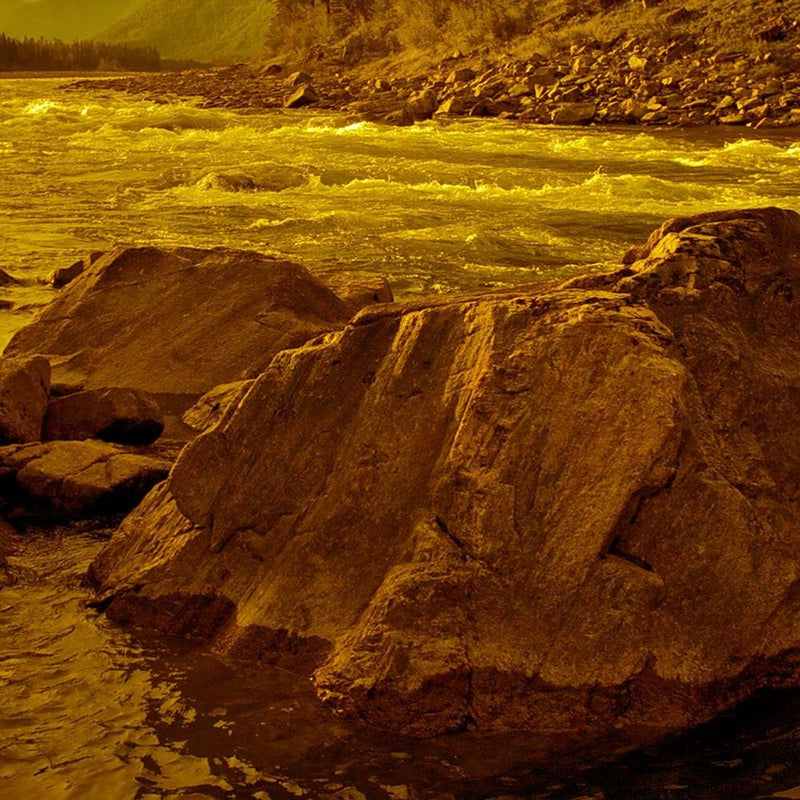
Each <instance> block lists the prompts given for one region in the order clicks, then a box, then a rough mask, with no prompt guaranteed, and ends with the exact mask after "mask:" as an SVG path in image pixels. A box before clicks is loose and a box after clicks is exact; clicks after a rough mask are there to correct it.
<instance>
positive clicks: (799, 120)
mask: <svg viewBox="0 0 800 800" xmlns="http://www.w3.org/2000/svg"><path fill="white" fill-rule="evenodd" d="M367 69H368V67H367V66H365V65H361V66H360V67H358V68H357V69H356V68H353V69H345V68H343V67H341V66H340V65H337V64H336V63H335V62H316V63H312V64H305V65H296V66H289V65H288V64H286V63H277V62H275V63H271V64H267V65H266V66H265V65H259V64H237V65H233V66H228V67H215V68H210V69H190V70H184V71H182V72H161V73H137V74H128V75H124V76H113V77H110V76H109V77H105V78H104V77H102V76H97V77H95V76H92V77H91V78H83V79H79V80H77V81H75V82H73V83H71V84H69V85H67V86H66V87H65V88H67V89H69V88H88V87H89V86H91V87H92V88H103V89H112V90H116V91H122V92H127V93H130V94H139V95H145V96H146V97H148V98H150V99H152V100H153V101H154V102H163V101H164V100H165V99H166V98H168V97H175V96H178V97H186V98H189V97H191V98H197V100H198V105H199V106H200V107H201V108H228V109H236V110H247V109H250V110H254V111H261V110H268V109H298V108H304V109H308V110H322V111H333V112H340V113H343V114H352V115H353V116H354V117H355V118H356V119H361V120H366V121H370V122H379V123H385V124H388V125H395V126H406V125H413V124H414V123H415V122H421V121H425V120H428V119H432V118H433V119H444V120H446V119H463V118H483V119H486V118H494V119H501V120H509V121H516V122H523V123H530V124H537V125H543V124H553V125H569V126H576V125H590V124H591V125H602V126H607V127H612V128H626V127H659V128H672V127H675V128H696V127H723V128H734V129H735V128H737V127H746V128H750V129H753V130H764V129H765V130H769V131H775V130H784V129H789V130H794V129H796V128H797V127H798V126H800V74H799V73H797V71H793V70H790V71H787V70H784V71H782V70H781V68H780V67H779V66H778V65H777V64H776V63H775V62H774V61H773V59H772V57H771V55H770V53H769V52H767V53H764V54H760V53H756V52H750V53H736V52H733V53H720V52H714V51H712V50H710V49H703V48H697V47H695V46H694V44H693V43H692V41H691V40H689V39H688V38H685V37H684V38H675V39H674V40H672V41H671V42H669V43H668V44H666V45H660V46H656V45H655V44H653V43H651V42H648V41H644V40H640V39H637V38H636V37H630V38H627V39H626V40H625V41H620V42H616V43H614V44H612V45H606V46H603V45H600V44H599V43H598V42H593V43H588V44H581V45H575V44H573V45H572V46H571V47H570V48H569V49H568V50H567V51H564V52H561V53H558V54H555V55H552V56H550V57H546V56H543V55H541V54H539V53H532V54H531V55H530V56H529V57H527V58H513V59H509V60H505V61H502V62H501V61H500V60H499V59H498V58H494V59H490V58H487V57H486V56H483V57H476V56H471V57H470V56H464V55H463V54H461V53H457V54H454V55H452V56H449V57H447V58H445V59H443V60H442V61H440V62H439V63H438V65H436V66H435V67H434V68H433V69H431V70H429V71H427V72H426V73H425V74H424V75H423V74H403V72H402V70H400V71H398V72H397V73H396V74H395V70H394V69H393V68H391V67H390V66H388V65H380V64H374V65H373V69H374V70H375V71H376V74H375V75H372V76H370V77H368V78H367V77H364V74H365V73H366V72H367ZM381 72H383V75H381Z"/></svg>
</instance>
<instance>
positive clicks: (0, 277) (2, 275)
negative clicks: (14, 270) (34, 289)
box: [0, 269, 19, 286]
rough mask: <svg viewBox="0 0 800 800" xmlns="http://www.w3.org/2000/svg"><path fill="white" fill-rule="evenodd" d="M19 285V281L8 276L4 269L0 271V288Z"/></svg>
mask: <svg viewBox="0 0 800 800" xmlns="http://www.w3.org/2000/svg"><path fill="white" fill-rule="evenodd" d="M18 284H19V281H18V280H17V279H16V278H15V277H13V276H12V275H9V274H8V273H7V272H6V271H5V270H4V269H0V286H16V285H18Z"/></svg>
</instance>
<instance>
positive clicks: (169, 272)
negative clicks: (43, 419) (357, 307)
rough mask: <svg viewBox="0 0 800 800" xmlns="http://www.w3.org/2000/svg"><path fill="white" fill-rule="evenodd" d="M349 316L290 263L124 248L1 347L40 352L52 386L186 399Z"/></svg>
mask: <svg viewBox="0 0 800 800" xmlns="http://www.w3.org/2000/svg"><path fill="white" fill-rule="evenodd" d="M349 317H350V312H349V310H348V309H347V308H346V306H345V304H344V303H343V302H342V301H341V300H340V299H339V298H338V297H336V295H334V294H333V292H331V291H330V290H329V289H327V288H326V287H325V286H323V285H322V284H321V283H320V282H319V281H318V280H316V279H315V278H314V277H313V276H312V275H311V274H310V273H309V272H308V271H307V270H305V269H304V268H302V267H299V266H297V265H296V264H291V263H288V262H286V261H280V260H276V259H274V258H270V257H269V256H265V255H262V254H260V253H253V252H246V251H238V250H226V249H218V250H199V249H193V248H186V247H182V248H175V249H170V250H161V249H158V248H154V247H137V248H126V249H117V250H113V251H111V252H110V253H107V254H106V255H104V256H102V257H101V258H99V259H97V260H95V261H94V262H93V263H92V264H91V266H89V267H87V268H86V269H85V270H84V272H83V273H82V274H81V275H79V276H78V277H76V278H75V279H74V280H73V281H71V282H70V283H69V284H68V285H67V286H66V287H65V288H64V289H62V291H61V292H60V293H59V295H58V297H57V298H56V299H55V300H54V301H53V302H52V303H50V304H49V305H48V306H46V307H45V308H44V309H43V310H42V311H41V313H40V314H39V316H38V317H37V318H36V320H35V321H34V322H33V323H32V324H31V325H29V326H27V327H26V328H23V329H22V330H21V331H19V332H18V333H17V334H16V335H15V336H14V338H13V339H12V340H11V342H10V343H9V345H8V347H7V348H6V353H7V354H8V355H31V354H47V355H48V356H49V357H50V360H51V362H52V364H53V381H54V383H57V384H58V385H59V387H60V388H61V389H64V388H72V389H76V388H77V389H98V388H104V387H108V386H127V387H133V388H136V389H142V390H144V391H148V392H153V393H160V394H170V395H189V396H194V397H196V396H199V395H201V394H203V393H204V392H205V391H207V390H208V389H210V388H212V387H213V386H216V385H218V384H221V383H228V382H231V381H235V380H242V379H246V378H252V377H255V376H256V375H258V374H259V373H260V372H261V371H262V370H263V369H265V368H266V366H267V364H269V362H270V360H271V359H272V356H273V355H274V354H275V353H276V352H277V351H278V350H282V349H284V348H286V347H296V346H297V345H299V344H303V343H304V342H306V341H308V340H309V339H311V338H313V337H315V336H317V335H318V334H319V333H322V332H324V331H329V330H332V329H334V328H338V327H341V326H342V325H343V324H344V323H345V322H346V320H347V319H348V318H349Z"/></svg>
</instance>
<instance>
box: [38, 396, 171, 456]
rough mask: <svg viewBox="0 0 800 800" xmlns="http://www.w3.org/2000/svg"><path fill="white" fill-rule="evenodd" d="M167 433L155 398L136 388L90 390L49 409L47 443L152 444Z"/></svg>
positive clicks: (59, 399)
mask: <svg viewBox="0 0 800 800" xmlns="http://www.w3.org/2000/svg"><path fill="white" fill-rule="evenodd" d="M163 430H164V416H163V414H162V413H161V409H160V408H159V406H158V403H157V402H156V400H155V398H154V397H153V396H152V395H150V394H148V393H147V392H140V391H137V390H136V389H125V388H109V389H87V390H86V391H83V392H74V393H73V394H68V395H66V396H65V397H57V398H54V399H53V400H52V401H51V402H50V405H49V406H48V408H47V416H46V417H45V424H44V440H45V441H54V440H58V439H73V440H82V439H103V440H105V441H107V442H118V443H119V444H133V445H148V444H151V443H152V442H154V441H155V440H156V439H158V437H159V436H160V435H161V432H162V431H163Z"/></svg>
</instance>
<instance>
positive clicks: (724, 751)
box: [0, 79, 800, 800]
mask: <svg viewBox="0 0 800 800" xmlns="http://www.w3.org/2000/svg"><path fill="white" fill-rule="evenodd" d="M64 83H65V81H64V80H63V79H37V80H29V79H15V80H0V245H2V251H1V252H2V260H1V261H0V268H2V269H3V270H5V271H6V272H8V273H9V274H11V275H12V276H13V277H15V278H17V279H18V280H19V281H20V283H19V284H17V285H12V286H0V301H5V302H3V303H2V306H3V308H2V309H1V310H0V340H2V343H5V341H7V339H8V338H9V337H10V336H11V335H12V334H13V332H14V331H15V330H17V329H18V328H19V327H21V326H22V325H24V324H26V323H27V322H28V321H29V320H30V319H31V317H32V315H33V313H35V311H36V309H37V308H38V307H40V306H41V305H42V304H43V303H45V302H47V300H48V299H50V298H51V297H52V296H53V290H52V289H50V288H48V287H47V286H46V285H45V283H44V281H45V278H46V276H47V274H48V273H49V272H50V271H51V270H52V269H53V268H55V267H59V266H65V265H67V264H69V263H71V262H72V261H74V260H75V259H77V258H79V257H81V256H83V255H84V254H85V253H87V252H89V251H93V250H103V249H107V248H109V247H112V246H116V245H122V244H157V245H178V244H192V245H195V246H217V245H226V246H231V247H239V248H251V249H257V250H262V251H266V252H270V253H274V254H276V255H280V256H284V257H287V258H290V259H293V260H296V261H298V262H300V263H302V264H304V265H305V266H307V267H308V268H309V269H311V270H312V271H313V272H316V273H319V274H324V273H327V272H332V271H336V270H342V269H345V270H353V269H358V270H366V271H372V272H379V273H382V274H385V275H386V276H387V277H388V278H389V280H390V281H391V283H392V285H393V287H394V289H395V293H396V295H398V296H400V297H403V296H409V295H415V294H423V293H440V292H448V291H455V290H465V289H476V288H481V287H493V286H500V285H507V284H513V283H526V282H531V281H540V280H542V279H553V278H561V277H564V278H565V277H569V276H571V275H574V274H577V273H579V272H582V271H586V270H591V269H600V268H602V267H603V265H604V264H607V263H609V262H614V261H616V260H618V258H619V256H620V255H621V254H622V252H623V251H624V250H625V249H626V248H627V247H629V246H630V245H632V244H634V243H637V242H639V241H641V240H642V239H643V238H644V237H645V236H646V235H647V234H648V233H649V231H650V230H651V229H652V228H654V227H655V226H657V225H658V224H660V223H661V222H662V221H663V220H664V219H666V218H667V217H670V216H675V215H679V214H689V213H695V212H699V211H707V210H712V209H722V208H731V207H747V206H761V205H773V204H774V205H781V206H784V207H789V208H795V209H797V210H800V188H799V187H800V136H798V134H797V133H795V132H788V133H783V134H780V135H777V134H772V135H760V134H758V133H756V132H753V131H750V130H747V129H727V130H721V129H720V130H702V131H699V130H671V131H656V130H640V129H625V130H603V129H550V128H541V127H539V128H533V127H521V126H519V125H516V124H510V123H501V122H498V121H480V120H476V121H462V122H456V123H448V124H444V123H443V124H439V123H428V124H423V125H418V126H415V127H413V128H401V129H396V128H385V127H380V126H376V125H373V124H369V123H363V122H354V121H352V120H349V119H345V118H343V117H338V116H336V115H332V114H328V115H319V114H313V113H311V114H308V113H305V114H303V113H280V112H273V113H269V114H259V115H256V114H250V113H240V112H236V111H233V110H209V109H200V108H197V107H196V106H195V105H194V104H193V103H192V102H190V101H184V100H178V99H174V100H172V101H170V102H161V103H154V102H151V101H148V100H144V99H139V98H135V97H130V96H126V95H123V94H115V93H110V92H101V91H96V92H93V91H90V90H86V89H82V90H80V91H72V90H67V89H64V88H61V87H62V86H63V84H64ZM101 546H102V538H101V537H99V536H98V532H97V531H81V530H69V531H58V532H52V531H51V532H39V533H35V532H33V533H30V534H29V535H28V536H27V537H26V539H25V540H24V544H23V546H22V548H21V550H20V552H19V553H18V554H17V555H16V556H15V557H14V558H12V559H11V576H12V581H11V583H10V584H9V585H6V586H4V587H3V588H0V800H12V798H13V799H14V800H15V799H16V798H33V797H36V798H42V800H94V799H95V798H97V800H128V799H130V800H157V798H167V799H168V800H178V798H184V800H202V799H203V798H236V799H238V798H243V799H246V800H251V799H252V800H269V798H274V799H275V800H282V799H283V798H292V797H307V798H312V799H313V798H326V799H328V800H334V799H336V800H373V798H374V799H375V800H392V799H395V800H405V798H418V799H419V800H424V799H425V798H456V800H460V798H491V797H494V798H501V797H502V798H506V800H508V798H513V797H518V798H522V797H524V798H549V799H551V800H573V799H574V798H597V799H599V798H607V800H611V799H612V798H622V799H624V798H631V799H633V798H636V799H637V800H639V799H640V798H641V800H658V799H660V798H666V797H670V798H672V797H687V798H693V799H700V800H714V799H715V798H743V799H745V798H755V797H761V796H771V795H773V793H777V796H779V795H780V792H781V791H786V790H790V792H791V791H794V793H793V794H792V793H790V794H788V795H784V796H794V797H800V787H798V784H800V696H798V695H797V694H791V693H790V694H783V695H781V696H780V697H778V698H777V699H776V698H758V699H756V700H755V701H754V702H752V703H750V704H749V705H748V706H747V707H746V708H745V709H743V710H741V711H740V712H737V713H736V714H732V715H729V716H728V717H726V718H725V719H723V720H722V721H721V722H719V723H717V724H715V726H714V727H712V728H707V729H704V730H701V731H699V732H697V733H694V734H692V735H691V736H689V737H684V738H681V739H678V740H676V741H673V742H667V743H666V744H662V745H659V746H658V747H655V748H654V749H651V750H649V751H646V752H643V753H639V754H635V755H624V751H625V750H626V748H628V747H629V745H630V743H629V742H597V743H595V742H585V741H578V742H576V741H569V740H568V739H565V738H563V737H555V739H554V740H550V739H548V738H547V737H544V736H541V737H523V738H522V739H521V740H520V739H515V740H513V741H511V740H504V741H500V740H492V741H482V740H476V739H474V738H470V736H469V735H467V736H461V737H454V738H453V737H451V738H445V739H443V740H439V741H437V742H431V743H424V742H423V743H420V742H412V741H405V740H399V739H397V738H392V737H387V736H381V735H376V734H374V733H369V732H365V731H361V730H359V729H358V728H356V727H353V726H351V725H348V724H346V723H344V722H343V721H340V720H337V719H335V718H334V717H332V716H331V715H330V714H329V713H328V712H327V711H326V709H324V708H323V707H321V706H320V705H319V704H318V703H317V702H316V699H315V697H314V694H313V691H312V690H311V689H310V687H309V685H308V684H307V683H306V682H304V681H302V680H300V679H298V678H296V677H295V676H292V675H291V674H289V673H286V672H282V671H280V670H275V669H262V668H253V667H248V666H244V665H237V664H230V663H226V662H223V661H220V660H218V659H216V658H215V657H214V656H213V655H211V654H208V653H204V652H203V651H202V650H200V649H197V648H195V647H192V646H190V645H189V644H188V643H186V644H184V643H176V642H165V641H159V640H155V641H149V640H147V639H146V638H142V637H141V636H133V635H131V634H130V633H128V632H126V631H122V630H119V629H117V628H115V627H113V626H112V625H110V624H109V623H108V622H107V621H106V620H105V619H104V618H103V617H102V615H99V614H97V613H95V612H94V611H92V610H90V609H87V608H86V606H85V602H86V600H87V599H88V592H87V590H86V588H85V587H84V586H83V584H82V582H81V576H82V575H83V573H84V572H85V569H86V567H87V565H88V563H89V562H90V560H91V559H92V558H93V556H94V555H95V554H96V552H97V551H98V549H99V548H100V547H101ZM0 580H2V575H0ZM0 586H2V584H0ZM609 754H611V755H613V756H615V760H613V761H612V763H607V764H601V763H598V762H599V760H601V759H600V756H601V755H602V756H603V757H606V758H607V757H608V756H609Z"/></svg>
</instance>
